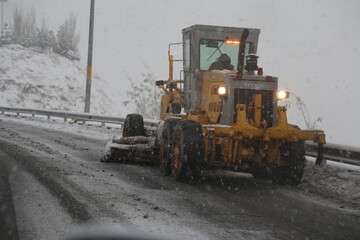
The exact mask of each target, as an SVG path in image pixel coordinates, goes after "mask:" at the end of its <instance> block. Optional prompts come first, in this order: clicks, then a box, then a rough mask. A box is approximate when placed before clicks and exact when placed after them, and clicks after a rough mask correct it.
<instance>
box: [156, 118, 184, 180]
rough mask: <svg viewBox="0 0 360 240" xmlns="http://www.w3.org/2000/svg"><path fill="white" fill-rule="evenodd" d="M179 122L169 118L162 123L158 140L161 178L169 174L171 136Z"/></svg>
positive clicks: (171, 148)
mask: <svg viewBox="0 0 360 240" xmlns="http://www.w3.org/2000/svg"><path fill="white" fill-rule="evenodd" d="M179 121H180V120H179V119H177V118H169V119H167V120H165V122H164V127H163V130H162V133H161V139H160V172H161V174H162V175H163V176H169V175H170V174H171V154H172V150H173V147H172V136H173V134H174V128H175V126H176V124H177V123H178V122H179Z"/></svg>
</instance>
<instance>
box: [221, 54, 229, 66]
mask: <svg viewBox="0 0 360 240" xmlns="http://www.w3.org/2000/svg"><path fill="white" fill-rule="evenodd" d="M218 61H219V62H221V63H223V64H225V65H229V64H231V58H230V57H229V55H227V54H226V53H223V54H221V55H220V57H219V58H218Z"/></svg>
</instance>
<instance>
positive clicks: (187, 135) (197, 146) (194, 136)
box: [171, 121, 204, 181]
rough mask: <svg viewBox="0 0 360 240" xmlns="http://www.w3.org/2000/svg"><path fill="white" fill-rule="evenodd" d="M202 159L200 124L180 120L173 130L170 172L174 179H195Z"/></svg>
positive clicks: (199, 173)
mask: <svg viewBox="0 0 360 240" xmlns="http://www.w3.org/2000/svg"><path fill="white" fill-rule="evenodd" d="M203 161H204V143H203V136H202V128H201V125H200V124H197V123H194V122H191V121H180V122H179V123H178V124H177V125H176V127H175V130H174V136H173V154H172V158H171V174H172V176H174V177H175V179H176V180H179V181H183V180H190V179H194V180H197V179H198V178H199V177H200V175H201V169H202V165H203Z"/></svg>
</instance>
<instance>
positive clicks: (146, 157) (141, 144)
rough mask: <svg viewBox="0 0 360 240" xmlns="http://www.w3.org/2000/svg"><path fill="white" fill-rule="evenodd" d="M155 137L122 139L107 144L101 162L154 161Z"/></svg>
mask: <svg viewBox="0 0 360 240" xmlns="http://www.w3.org/2000/svg"><path fill="white" fill-rule="evenodd" d="M155 154H156V149H155V137H144V136H136V137H122V138H118V139H113V140H111V141H110V142H108V143H107V145H106V149H105V155H104V157H103V158H102V159H101V161H102V162H115V161H116V162H131V161H140V160H141V161H143V162H144V161H146V162H154V161H155V159H156V158H155V157H154V156H155Z"/></svg>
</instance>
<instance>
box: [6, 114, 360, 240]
mask: <svg viewBox="0 0 360 240" xmlns="http://www.w3.org/2000/svg"><path fill="white" fill-rule="evenodd" d="M105 144H106V140H105V139H96V138H92V137H85V136H79V135H75V134H72V133H69V132H68V131H67V132H63V131H60V130H52V129H46V128H41V127H36V126H30V125H24V124H20V123H16V122H11V121H1V120H0V201H1V202H0V203H1V208H0V209H1V215H0V231H1V232H0V239H17V237H18V238H19V239H62V238H63V237H64V236H65V234H66V233H67V231H68V229H69V227H70V226H73V225H76V224H83V223H116V224H122V225H132V226H135V227H137V228H139V229H141V230H142V231H144V232H151V233H155V234H158V235H164V236H167V237H170V238H169V239H284V240H285V239H286V240H288V239H360V227H359V226H360V209H359V208H358V206H345V207H344V206H343V205H341V204H339V203H337V202H336V201H332V200H331V199H325V198H323V197H321V196H319V195H316V194H314V193H308V192H306V191H303V190H301V189H300V188H291V187H287V186H276V185H273V184H271V183H270V182H268V181H260V180H255V179H253V178H252V177H251V176H249V175H246V174H238V173H229V172H222V171H218V172H216V173H211V172H210V173H207V174H206V177H205V179H204V180H203V181H202V182H200V183H198V184H184V183H178V182H175V181H174V180H173V179H171V178H170V177H163V176H161V174H160V172H159V170H158V168H157V166H152V165H149V164H132V165H130V164H126V165H125V164H119V163H101V162H100V161H99V159H100V158H101V156H102V154H103V150H104V146H105Z"/></svg>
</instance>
